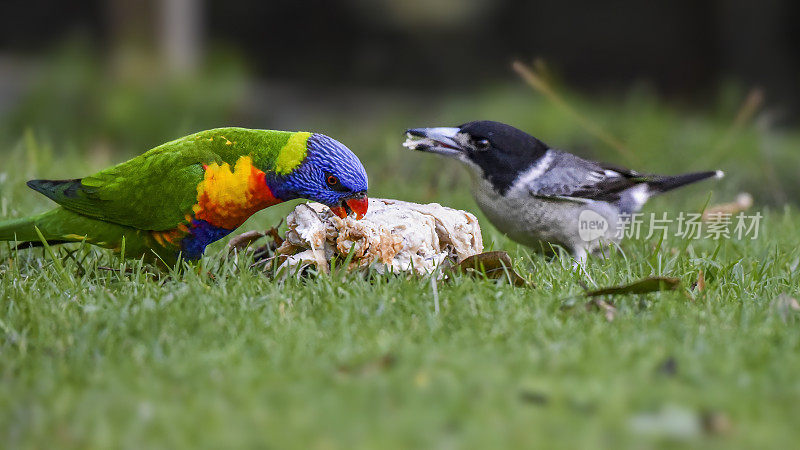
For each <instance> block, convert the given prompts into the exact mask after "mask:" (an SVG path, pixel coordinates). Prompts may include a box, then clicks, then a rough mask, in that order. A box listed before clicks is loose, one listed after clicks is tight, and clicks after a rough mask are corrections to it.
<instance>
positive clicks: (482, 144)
mask: <svg viewBox="0 0 800 450" xmlns="http://www.w3.org/2000/svg"><path fill="white" fill-rule="evenodd" d="M489 145H490V144H489V140H488V139H478V140H476V141H475V147H476V148H477V149H478V150H486V149H487V148H489Z"/></svg>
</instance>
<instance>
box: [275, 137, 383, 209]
mask: <svg viewBox="0 0 800 450" xmlns="http://www.w3.org/2000/svg"><path fill="white" fill-rule="evenodd" d="M306 146H307V155H306V158H305V159H304V160H303V162H302V163H301V164H300V165H298V166H297V167H296V168H295V169H294V170H293V171H292V172H291V173H289V174H287V175H284V176H282V177H281V179H280V180H279V182H278V183H275V184H274V187H272V189H273V192H275V194H276V195H277V196H278V197H280V198H281V199H283V200H288V199H290V198H306V199H309V200H313V201H315V202H319V203H322V204H324V205H327V206H328V207H329V208H330V209H331V211H333V213H334V214H336V215H337V216H339V217H341V218H345V217H347V215H348V214H349V213H350V212H355V213H356V218H358V219H360V218H362V217H363V216H364V214H366V213H367V206H368V201H367V187H368V186H367V172H366V171H365V170H364V166H363V165H362V164H361V161H359V159H358V157H357V156H356V155H354V154H353V152H351V151H350V149H348V148H347V147H345V146H344V145H343V144H342V143H341V142H339V141H337V140H335V139H332V138H330V137H328V136H325V135H323V134H316V133H315V134H312V135H311V136H310V137H309V138H308V141H307V143H306ZM270 184H273V183H270Z"/></svg>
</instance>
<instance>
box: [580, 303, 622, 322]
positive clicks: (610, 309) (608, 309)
mask: <svg viewBox="0 0 800 450" xmlns="http://www.w3.org/2000/svg"><path fill="white" fill-rule="evenodd" d="M593 308H596V309H599V310H600V311H603V312H604V313H605V316H606V320H607V321H609V322H611V321H613V320H614V317H615V316H616V315H617V308H616V307H615V306H614V305H613V304H611V303H610V302H607V301H605V300H602V299H599V298H593V299H591V300H589V301H588V302H587V303H586V310H587V311H589V310H591V309H593Z"/></svg>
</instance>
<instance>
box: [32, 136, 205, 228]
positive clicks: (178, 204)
mask: <svg viewBox="0 0 800 450" xmlns="http://www.w3.org/2000/svg"><path fill="white" fill-rule="evenodd" d="M215 161H219V157H218V156H217V155H216V154H215V153H213V152H210V151H208V150H204V149H201V148H199V147H198V146H191V145H180V146H177V147H172V146H169V145H168V144H165V145H164V146H161V147H157V148H155V149H153V150H150V151H149V152H147V153H145V154H143V155H141V156H138V157H136V158H134V159H132V160H130V161H127V162H124V163H122V164H119V165H117V166H114V167H111V168H109V169H106V170H103V171H101V172H98V173H96V174H94V175H91V176H89V177H85V178H82V179H75V180H58V181H52V180H32V181H30V182H28V186H30V187H31V188H33V189H35V190H37V191H39V192H41V193H42V194H44V195H46V196H48V197H50V198H51V199H52V200H54V201H55V202H56V203H58V204H59V205H61V206H63V207H64V208H67V209H69V210H72V211H74V212H77V213H79V214H83V215H85V216H89V217H93V218H97V219H101V220H105V221H108V222H113V223H117V224H120V225H126V226H130V227H134V228H138V229H141V230H169V229H172V228H175V227H176V226H178V224H180V223H182V222H184V221H185V217H186V214H187V213H189V212H191V209H192V206H193V205H194V204H195V203H197V185H198V184H199V183H200V181H202V179H203V172H204V171H203V164H209V163H211V162H215Z"/></svg>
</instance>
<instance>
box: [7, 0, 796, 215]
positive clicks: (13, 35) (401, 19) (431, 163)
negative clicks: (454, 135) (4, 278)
mask: <svg viewBox="0 0 800 450" xmlns="http://www.w3.org/2000/svg"><path fill="white" fill-rule="evenodd" d="M561 3H564V4H563V5H561ZM740 3H742V2H740ZM559 5H560V6H559ZM593 5H594V3H593V2H588V1H586V2H581V1H578V2H553V1H544V2H514V1H510V0H506V1H500V2H488V1H478V2H456V1H453V0H437V1H432V2H419V1H411V2H391V1H388V0H385V1H378V2H363V1H357V0H350V1H342V2H315V1H300V2H257V1H237V2H216V1H205V2H204V1H200V0H147V1H138V2H133V1H124V0H111V1H104V2H101V1H94V2H83V3H81V2H79V3H77V4H69V5H67V4H64V3H61V2H48V1H43V0H33V1H24V2H23V1H11V2H10V3H8V5H7V11H8V13H9V14H8V15H9V17H15V18H16V20H15V21H13V22H14V23H13V24H11V25H9V26H8V27H6V28H5V29H4V30H3V31H2V32H0V38H2V40H3V44H4V45H2V47H0V49H2V50H0V163H2V170H3V171H8V170H15V171H18V170H25V172H26V174H28V175H29V176H36V177H74V176H79V175H83V174H81V173H77V174H76V173H66V170H64V171H62V170H61V169H65V168H66V167H68V165H64V164H59V161H62V160H66V159H70V160H71V159H75V158H78V159H80V160H82V161H84V162H85V166H86V168H85V173H89V172H91V171H93V170H95V169H99V168H102V167H105V166H107V165H109V164H112V163H116V162H119V161H122V160H124V159H126V158H128V157H131V156H132V155H135V154H138V153H141V152H143V151H145V150H147V149H149V148H151V147H154V146H156V145H158V144H160V143H162V142H165V141H167V140H170V139H173V138H175V137H177V136H181V135H184V134H188V133H191V132H194V131H197V130H201V129H205V128H212V127H217V126H228V125H239V126H247V127H255V128H268V129H289V130H313V131H319V132H323V133H327V134H330V135H332V136H335V137H336V138H338V139H339V140H341V141H342V142H344V143H345V144H347V145H348V146H350V147H351V148H352V149H353V150H354V151H355V152H356V153H357V154H358V155H359V156H360V157H361V158H362V159H363V161H364V163H365V165H366V167H367V169H368V172H369V174H370V177H371V181H372V183H371V188H372V189H371V190H372V195H380V196H390V197H400V198H408V199H412V200H417V201H430V200H439V201H442V202H445V201H453V202H456V203H458V204H457V205H455V206H459V207H471V204H470V203H468V202H467V200H461V199H462V197H461V196H460V195H451V193H453V191H456V190H461V189H464V188H465V183H466V181H467V179H466V176H465V174H464V173H462V172H461V171H460V170H458V168H456V167H452V165H449V164H447V163H446V162H445V161H441V160H439V159H437V158H431V157H426V156H425V155H420V154H409V153H408V152H406V151H404V149H403V148H402V147H401V146H400V142H402V140H403V130H405V129H406V128H409V127H414V126H426V125H455V124H459V123H463V122H466V121H470V120H476V119H493V120H499V121H504V122H508V123H510V124H513V125H516V126H518V127H520V128H522V129H524V130H526V131H528V132H530V133H531V134H534V135H536V136H537V137H539V138H540V139H542V140H544V141H545V142H548V143H549V144H551V145H553V146H556V147H560V148H565V149H569V150H572V151H574V152H576V153H578V154H581V155H583V156H586V157H590V158H597V159H602V160H607V161H610V162H614V163H618V164H623V165H625V164H627V165H630V166H633V167H634V168H636V169H639V170H642V171H654V172H677V171H682V170H705V169H711V168H721V169H724V170H726V172H727V173H728V175H729V177H728V178H727V179H726V181H725V182H724V183H723V184H720V185H718V186H717V187H715V189H716V190H717V191H718V192H719V191H721V190H722V191H727V192H725V195H727V197H732V196H733V195H734V194H735V193H736V192H738V191H748V192H751V193H752V194H753V195H754V196H755V198H756V202H757V203H760V204H773V205H775V204H783V203H785V202H796V201H797V199H798V198H800V184H798V182H797V177H796V175H797V168H798V166H799V164H798V163H799V162H800V156H798V148H800V137H799V135H798V131H797V129H796V117H797V107H796V105H797V104H798V102H797V86H798V81H800V75H799V74H800V72H799V71H798V61H799V60H800V57H798V55H800V49H798V44H797V42H800V40H797V41H795V40H793V39H792V37H793V36H794V35H796V27H793V26H792V25H791V24H792V23H796V20H793V19H792V18H795V19H797V18H798V15H800V9H798V8H797V7H796V6H795V3H794V2H788V1H787V2H783V1H775V2H770V3H769V4H765V5H758V6H756V5H749V4H747V5H746V4H744V3H742V4H738V3H735V2H651V4H650V6H648V7H643V6H635V5H638V3H637V2H628V1H621V2H613V3H612V4H609V5H606V6H603V7H600V6H597V5H594V6H593ZM740 25H746V26H740ZM734 31H735V32H734ZM515 59H517V60H520V61H522V62H524V63H526V64H529V65H532V68H533V69H532V70H534V71H535V72H536V74H537V75H538V76H539V77H540V79H541V80H542V81H543V82H544V83H545V84H546V86H547V88H548V89H552V90H553V91H554V92H555V93H556V94H555V95H556V96H557V98H556V99H555V100H554V99H552V98H551V97H548V96H547V95H543V94H546V93H544V92H543V91H542V90H541V89H540V90H536V89H533V88H531V87H530V86H529V85H527V84H525V82H524V81H523V80H522V79H521V78H520V77H519V76H518V75H517V74H516V73H515V72H514V71H513V70H512V69H511V62H512V61H513V60H515ZM754 66H757V67H758V70H753V67H754ZM562 103H566V104H567V105H568V106H567V109H565V108H564V107H563V105H562ZM570 110H571V111H570ZM585 122H591V123H593V124H594V125H596V126H597V128H599V129H601V130H603V133H605V134H608V135H610V136H613V137H614V138H615V139H616V140H618V141H619V144H615V145H609V144H607V143H606V142H604V141H603V140H602V139H598V136H597V135H596V133H592V129H591V126H589V127H587V126H586V125H585ZM26 140H27V141H26ZM31 140H34V141H35V142H36V144H37V149H38V150H37V154H38V155H37V156H35V157H34V156H30V155H29V156H25V157H24V159H15V157H13V156H12V155H14V154H15V152H17V156H18V157H21V156H19V155H21V154H23V153H26V152H28V150H29V149H26V142H28V144H30V143H31ZM615 147H624V150H623V151H621V150H620V149H619V148H615ZM631 155H632V156H631ZM19 161H24V164H23V165H25V166H26V167H18V168H14V169H11V168H10V167H9V166H10V165H13V166H16V165H19V164H20V163H19ZM73 167H74V166H72V167H70V169H71V170H74V168H73ZM0 186H2V187H1V188H0V189H3V191H0V194H2V196H3V201H4V202H8V203H9V204H11V205H13V203H15V202H16V201H19V197H18V195H17V192H16V187H12V186H3V185H0ZM9 189H15V192H14V196H13V198H12V197H10V196H9V195H8V193H9ZM693 189H694V188H693ZM705 189H709V185H706V186H705V187H704V188H701V189H700V190H694V191H691V192H694V193H698V192H704V190H705ZM19 195H25V196H26V198H27V197H28V196H31V197H32V196H34V195H33V193H25V194H22V193H19ZM727 197H726V198H727ZM25 212H30V211H25ZM4 215H7V214H4ZM12 215H16V214H12Z"/></svg>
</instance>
